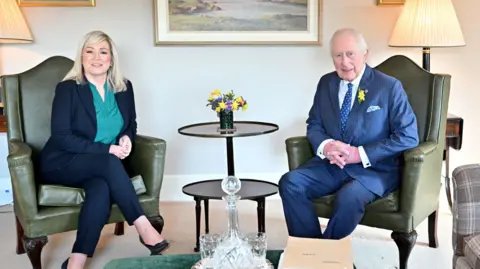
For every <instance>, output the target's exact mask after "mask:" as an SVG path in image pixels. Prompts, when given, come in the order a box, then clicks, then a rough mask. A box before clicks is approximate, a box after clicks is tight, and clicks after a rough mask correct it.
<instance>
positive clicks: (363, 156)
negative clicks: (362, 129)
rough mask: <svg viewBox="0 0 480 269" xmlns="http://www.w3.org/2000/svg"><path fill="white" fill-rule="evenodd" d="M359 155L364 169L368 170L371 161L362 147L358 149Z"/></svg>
mask: <svg viewBox="0 0 480 269" xmlns="http://www.w3.org/2000/svg"><path fill="white" fill-rule="evenodd" d="M358 153H359V154H360V159H361V160H362V163H363V168H368V167H370V166H371V164H370V160H369V159H368V156H367V153H366V152H365V150H364V149H363V147H362V146H360V147H358Z"/></svg>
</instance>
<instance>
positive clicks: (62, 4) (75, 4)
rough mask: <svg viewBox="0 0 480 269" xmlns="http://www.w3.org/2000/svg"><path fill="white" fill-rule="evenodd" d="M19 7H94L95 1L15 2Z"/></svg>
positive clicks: (49, 0) (37, 0)
mask: <svg viewBox="0 0 480 269" xmlns="http://www.w3.org/2000/svg"><path fill="white" fill-rule="evenodd" d="M17 1H18V5H19V6H21V7H94V6H95V0H17Z"/></svg>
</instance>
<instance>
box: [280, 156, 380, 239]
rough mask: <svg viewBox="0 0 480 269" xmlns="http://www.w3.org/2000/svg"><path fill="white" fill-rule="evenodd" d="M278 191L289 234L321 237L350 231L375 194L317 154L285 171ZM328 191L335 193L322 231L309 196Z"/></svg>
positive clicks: (344, 234)
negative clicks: (330, 210)
mask: <svg viewBox="0 0 480 269" xmlns="http://www.w3.org/2000/svg"><path fill="white" fill-rule="evenodd" d="M279 193H280V197H281V198H282V203H283V210H284V214H285V219H286V222H287V228H288V233H289V235H290V236H295V237H305V238H324V239H342V238H344V237H346V236H348V235H350V234H351V233H352V232H353V230H354V229H355V227H356V226H357V225H358V223H359V222H360V220H361V219H362V217H363V215H364V212H365V206H366V205H367V204H368V203H370V202H372V201H374V200H375V198H376V194H374V193H373V192H371V191H369V190H368V189H366V188H365V187H364V186H363V185H362V184H360V183H359V182H358V181H356V180H352V179H351V178H349V176H348V175H347V174H346V173H345V172H344V170H342V169H340V168H339V167H338V166H337V165H332V164H329V163H326V164H325V163H321V162H320V159H319V158H318V157H314V158H313V159H311V160H309V161H307V162H306V163H305V164H304V165H302V166H300V167H298V168H297V169H294V170H292V171H289V172H287V173H286V174H284V175H283V176H282V178H281V179H280V182H279ZM331 194H335V202H334V207H333V213H332V217H331V218H330V220H329V221H328V225H327V228H326V229H325V231H324V233H323V234H322V231H321V229H320V223H319V221H318V216H317V215H316V213H315V211H314V209H313V202H312V200H313V199H316V198H320V197H323V196H327V195H331Z"/></svg>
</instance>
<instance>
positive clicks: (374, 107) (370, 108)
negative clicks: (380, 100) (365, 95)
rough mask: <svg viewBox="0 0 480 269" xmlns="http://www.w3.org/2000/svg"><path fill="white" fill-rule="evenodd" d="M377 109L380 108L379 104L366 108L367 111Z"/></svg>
mask: <svg viewBox="0 0 480 269" xmlns="http://www.w3.org/2000/svg"><path fill="white" fill-rule="evenodd" d="M379 109H380V107H379V106H369V107H368V109H367V113H368V112H373V111H377V110H379Z"/></svg>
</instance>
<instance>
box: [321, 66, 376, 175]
mask: <svg viewBox="0 0 480 269" xmlns="http://www.w3.org/2000/svg"><path fill="white" fill-rule="evenodd" d="M365 67H366V65H364V66H363V69H362V71H361V72H360V75H359V76H358V77H357V78H356V79H355V80H354V81H352V82H348V81H346V80H341V81H340V85H339V89H338V103H339V106H340V109H342V104H343V99H344V98H345V95H346V94H347V91H348V83H352V84H353V87H352V103H351V104H350V109H352V107H353V104H354V102H355V97H356V96H357V91H358V87H359V85H360V80H361V79H362V76H363V73H364V72H365ZM330 141H333V139H325V140H324V141H323V142H322V143H321V144H320V146H319V147H318V149H317V155H318V157H320V158H322V159H324V158H325V155H324V154H323V148H324V147H325V145H326V144H327V143H328V142H330ZM358 151H359V153H360V159H361V160H362V164H363V167H364V168H367V167H370V160H369V159H368V156H367V153H366V152H365V150H364V149H363V147H362V146H359V147H358Z"/></svg>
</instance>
